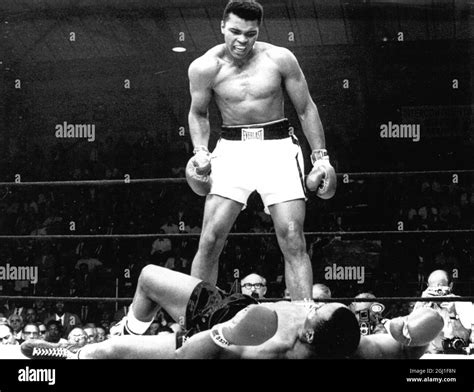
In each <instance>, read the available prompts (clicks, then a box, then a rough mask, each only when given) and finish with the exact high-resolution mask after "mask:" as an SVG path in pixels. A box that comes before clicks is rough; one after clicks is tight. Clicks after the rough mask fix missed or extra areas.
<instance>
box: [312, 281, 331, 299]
mask: <svg viewBox="0 0 474 392" xmlns="http://www.w3.org/2000/svg"><path fill="white" fill-rule="evenodd" d="M314 298H319V299H328V298H331V290H330V289H329V287H328V286H326V285H325V284H322V283H315V284H313V299H314Z"/></svg>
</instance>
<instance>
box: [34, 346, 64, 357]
mask: <svg viewBox="0 0 474 392" xmlns="http://www.w3.org/2000/svg"><path fill="white" fill-rule="evenodd" d="M31 355H32V356H33V357H35V356H37V357H65V358H66V357H67V356H68V350H66V349H65V348H62V347H54V348H41V347H34V348H33V352H32V354H31Z"/></svg>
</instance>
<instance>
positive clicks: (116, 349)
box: [76, 333, 176, 359]
mask: <svg viewBox="0 0 474 392" xmlns="http://www.w3.org/2000/svg"><path fill="white" fill-rule="evenodd" d="M175 350H176V335H175V334H174V333H166V334H159V335H155V336H149V335H145V336H136V335H125V336H120V337H113V338H111V339H108V340H106V341H104V342H101V343H96V344H89V345H86V346H84V347H83V348H81V349H80V350H79V351H78V352H77V354H76V358H77V359H173V358H174V357H175Z"/></svg>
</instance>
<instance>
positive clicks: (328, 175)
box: [306, 149, 337, 199]
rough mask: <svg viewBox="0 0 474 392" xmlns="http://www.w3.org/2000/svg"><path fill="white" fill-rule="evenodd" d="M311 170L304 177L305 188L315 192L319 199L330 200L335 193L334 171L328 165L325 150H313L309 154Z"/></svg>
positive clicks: (335, 180) (335, 178)
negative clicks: (311, 164)
mask: <svg viewBox="0 0 474 392" xmlns="http://www.w3.org/2000/svg"><path fill="white" fill-rule="evenodd" d="M311 162H312V163H313V169H312V170H311V172H310V173H309V174H308V176H307V177H306V186H307V187H308V189H309V190H310V191H312V192H313V191H317V192H316V194H317V196H318V197H320V198H321V199H330V198H331V197H333V196H334V194H335V193H336V186H337V177H336V171H335V170H334V168H333V167H332V166H331V164H330V163H329V156H328V154H327V151H326V150H325V149H319V150H313V152H312V153H311Z"/></svg>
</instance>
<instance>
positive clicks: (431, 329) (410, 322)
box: [387, 308, 444, 347]
mask: <svg viewBox="0 0 474 392" xmlns="http://www.w3.org/2000/svg"><path fill="white" fill-rule="evenodd" d="M388 323H389V325H388V328H387V329H388V331H389V333H390V335H392V337H393V338H394V339H395V340H396V341H397V342H399V343H401V344H403V345H405V346H410V347H416V346H424V345H426V344H428V343H429V342H431V341H432V340H433V339H434V338H435V337H436V336H438V334H439V333H440V332H441V330H442V329H443V326H444V321H443V318H442V317H441V316H440V314H439V313H438V312H437V311H435V310H433V309H429V308H420V309H418V310H414V311H413V312H412V313H410V314H409V315H408V316H405V317H397V318H395V319H393V320H390V321H389V322H388Z"/></svg>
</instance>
